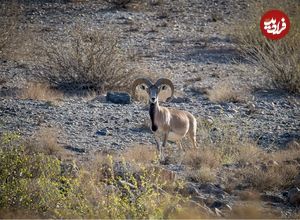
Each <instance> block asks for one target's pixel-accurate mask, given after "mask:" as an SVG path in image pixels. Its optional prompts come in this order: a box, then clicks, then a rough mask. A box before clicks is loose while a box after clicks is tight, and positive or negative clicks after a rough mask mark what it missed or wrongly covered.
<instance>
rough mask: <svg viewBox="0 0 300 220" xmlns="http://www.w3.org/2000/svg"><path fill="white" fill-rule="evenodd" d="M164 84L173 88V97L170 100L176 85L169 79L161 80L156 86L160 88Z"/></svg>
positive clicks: (172, 92)
mask: <svg viewBox="0 0 300 220" xmlns="http://www.w3.org/2000/svg"><path fill="white" fill-rule="evenodd" d="M162 84H166V85H168V86H170V88H171V96H170V98H172V97H173V95H174V85H173V83H172V81H171V80H169V79H167V78H160V79H158V80H157V81H156V83H155V85H156V86H157V87H158V86H160V85H162ZM170 98H168V99H170Z"/></svg>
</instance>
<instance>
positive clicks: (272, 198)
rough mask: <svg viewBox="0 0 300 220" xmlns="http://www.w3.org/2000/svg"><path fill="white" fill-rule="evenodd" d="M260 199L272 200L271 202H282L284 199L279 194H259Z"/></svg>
mask: <svg viewBox="0 0 300 220" xmlns="http://www.w3.org/2000/svg"><path fill="white" fill-rule="evenodd" d="M260 198H261V200H263V201H265V202H272V203H284V199H282V198H281V197H280V196H276V195H266V194H264V195H261V196H260Z"/></svg>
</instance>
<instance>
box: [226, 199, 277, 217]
mask: <svg viewBox="0 0 300 220" xmlns="http://www.w3.org/2000/svg"><path fill="white" fill-rule="evenodd" d="M278 216H279V215H278V213H277V215H276V214H275V213H273V212H272V211H271V210H270V209H267V208H264V207H263V206H262V205H261V204H260V202H258V201H254V202H247V203H245V204H237V205H235V206H234V207H233V208H232V212H231V213H229V216H228V218H229V219H274V218H278Z"/></svg>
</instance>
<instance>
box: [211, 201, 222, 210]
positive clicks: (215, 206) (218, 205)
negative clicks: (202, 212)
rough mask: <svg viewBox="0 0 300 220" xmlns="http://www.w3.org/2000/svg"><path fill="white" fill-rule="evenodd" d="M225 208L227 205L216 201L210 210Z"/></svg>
mask: <svg viewBox="0 0 300 220" xmlns="http://www.w3.org/2000/svg"><path fill="white" fill-rule="evenodd" d="M224 206H225V203H224V202H222V201H220V200H216V201H214V202H213V203H212V204H211V205H210V208H212V209H214V208H217V209H220V208H222V207H224Z"/></svg>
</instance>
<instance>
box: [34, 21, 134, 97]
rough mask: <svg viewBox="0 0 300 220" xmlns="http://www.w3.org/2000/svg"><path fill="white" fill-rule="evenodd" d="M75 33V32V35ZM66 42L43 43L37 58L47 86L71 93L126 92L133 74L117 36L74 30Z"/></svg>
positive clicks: (80, 28) (81, 29)
mask: <svg viewBox="0 0 300 220" xmlns="http://www.w3.org/2000/svg"><path fill="white" fill-rule="evenodd" d="M75 29H76V31H75ZM75 29H74V30H71V31H70V33H69V36H70V39H69V40H68V41H67V42H62V41H56V42H46V41H44V42H42V43H40V45H39V47H38V48H37V52H38V53H37V54H36V55H37V56H38V57H37V58H39V61H40V67H41V68H42V71H43V73H42V74H40V77H41V78H42V79H43V80H44V81H47V82H48V83H49V84H50V86H52V87H54V88H57V89H61V90H65V91H72V92H80V91H98V92H103V91H106V90H122V89H128V88H129V87H130V83H129V82H131V81H132V80H131V79H132V77H133V74H134V72H133V71H131V70H128V68H127V67H126V62H125V61H126V59H125V56H124V55H123V54H122V53H121V51H120V49H119V45H118V40H117V38H116V36H113V35H112V34H109V33H105V32H101V31H98V30H92V31H91V30H85V29H84V28H83V27H81V26H79V27H75Z"/></svg>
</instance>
